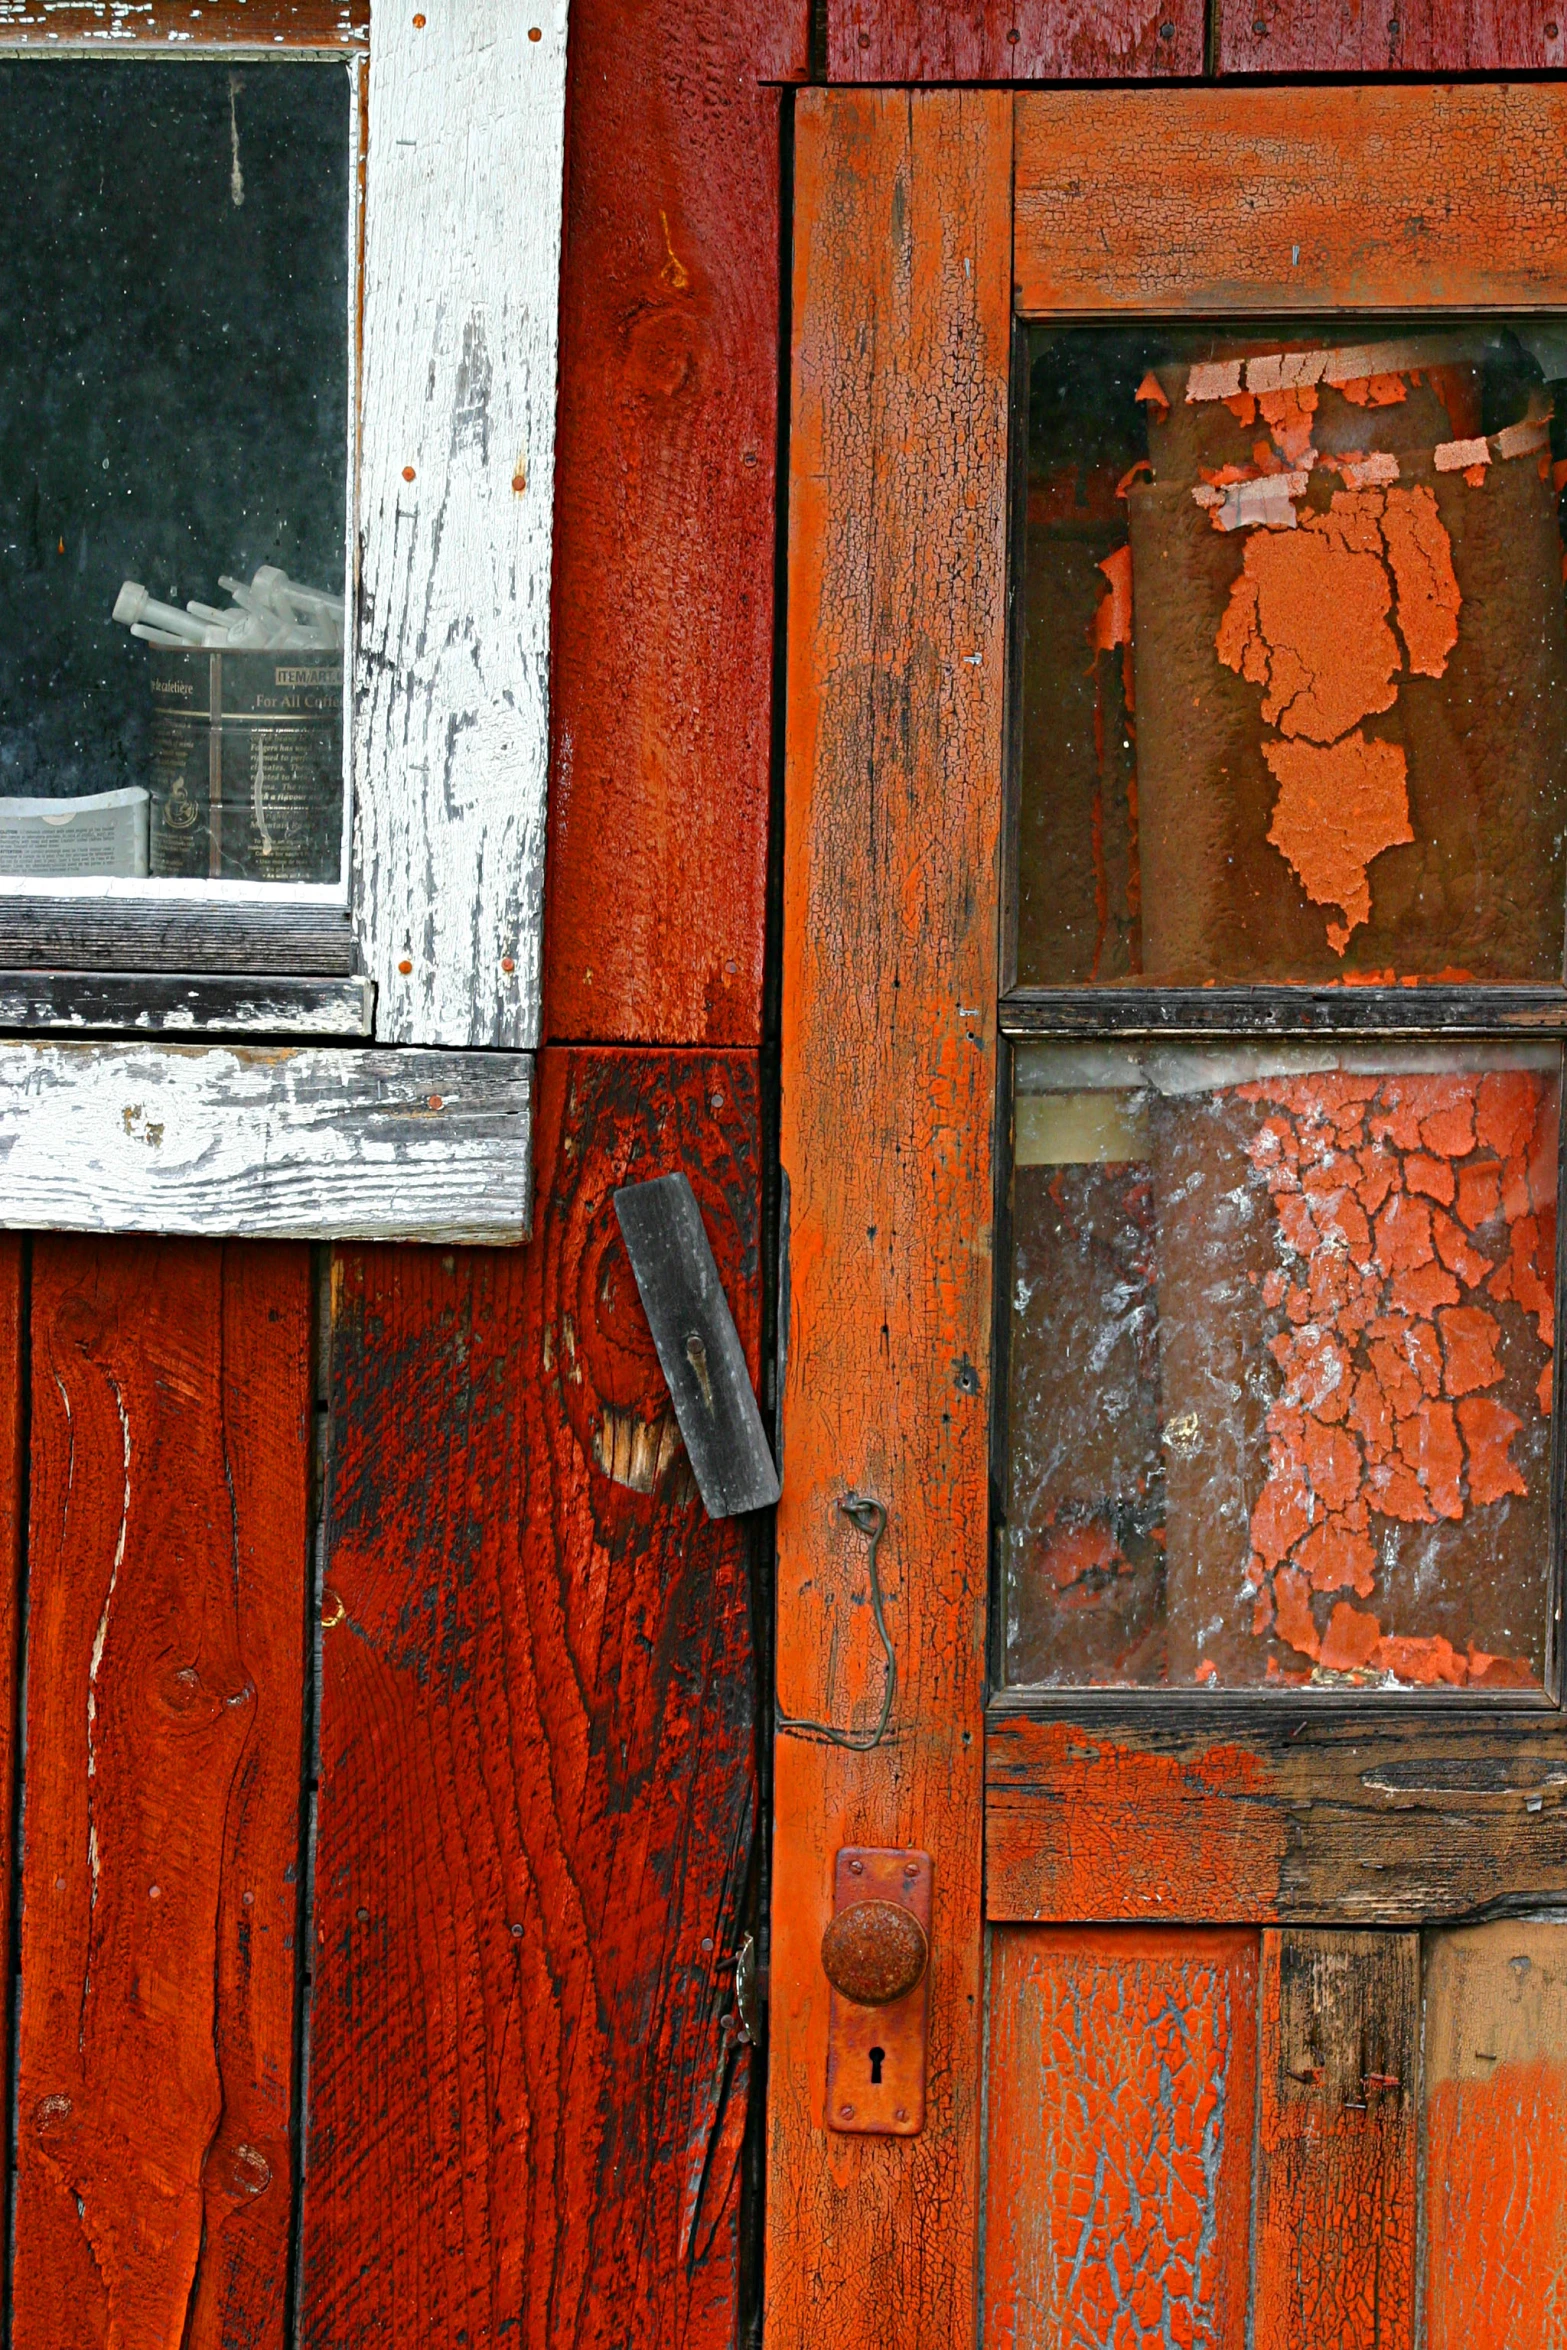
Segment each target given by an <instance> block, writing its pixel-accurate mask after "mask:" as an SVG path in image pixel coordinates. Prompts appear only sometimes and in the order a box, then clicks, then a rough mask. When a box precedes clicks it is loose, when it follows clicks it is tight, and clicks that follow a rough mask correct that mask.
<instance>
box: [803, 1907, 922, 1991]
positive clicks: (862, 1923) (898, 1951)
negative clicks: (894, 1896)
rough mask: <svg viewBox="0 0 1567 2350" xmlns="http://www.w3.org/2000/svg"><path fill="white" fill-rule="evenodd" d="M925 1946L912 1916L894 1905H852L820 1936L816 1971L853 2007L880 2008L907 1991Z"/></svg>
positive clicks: (915, 1979) (916, 1978)
mask: <svg viewBox="0 0 1567 2350" xmlns="http://www.w3.org/2000/svg"><path fill="white" fill-rule="evenodd" d="M929 1958H930V1944H929V1942H928V1941H927V1940H926V1939H925V1929H924V1927H923V1926H922V1925H921V1924H920V1922H919V1919H918V1918H917V1917H916V1916H915V1915H914V1912H913V1911H912V1910H909V1909H905V1908H904V1907H903V1906H902V1904H901V1903H900V1902H896V1901H853V1902H851V1903H850V1904H849V1906H848V1908H847V1909H840V1910H839V1912H838V1914H837V1916H836V1917H835V1918H834V1919H833V1920H832V1922H831V1923H830V1925H829V1926H828V1928H827V1931H826V1933H825V1934H824V1935H823V1936H822V1968H823V1971H824V1973H825V1974H826V1977H827V1980H828V1982H829V1983H831V1985H832V1987H833V1989H834V1990H835V1991H836V1992H838V1994H839V1995H840V1997H842V1998H844V1999H852V2000H853V2001H854V2003H855V2005H856V2006H857V2007H885V2006H887V2004H888V2002H889V2001H891V2000H894V1999H902V1998H903V1997H904V1995H905V1993H907V1992H909V1991H912V1990H913V1988H914V1986H915V1984H916V1983H917V1982H918V1981H919V1979H920V1977H921V1975H922V1974H923V1973H924V1972H925V1968H926V1965H927V1963H928V1961H929Z"/></svg>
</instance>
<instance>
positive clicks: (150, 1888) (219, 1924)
mask: <svg viewBox="0 0 1567 2350" xmlns="http://www.w3.org/2000/svg"><path fill="white" fill-rule="evenodd" d="M32 1354H33V1379H32V1411H33V1418H32V1507H31V1517H30V1544H29V1548H30V1567H29V1615H28V1668H27V1745H26V1775H27V1786H26V1814H25V1835H24V1859H23V1873H22V1939H21V1953H22V1961H21V1966H22V2003H21V2022H20V2033H19V2042H18V2140H19V2151H18V2166H19V2167H18V2178H17V2199H16V2255H15V2269H14V2281H13V2293H14V2308H13V2315H12V2325H13V2334H14V2338H15V2340H16V2341H17V2342H18V2343H21V2342H26V2343H27V2344H28V2345H29V2346H30V2350H88V2346H89V2345H102V2346H103V2350H166V2346H167V2345H168V2344H169V2343H171V2342H177V2343H180V2344H181V2345H185V2346H188V2350H282V2343H283V2319H284V2304H285V2293H286V2284H287V2271H288V2246H289V2225H290V2211H291V2202H292V2169H293V2163H292V2154H291V2139H290V2116H291V2106H292V2099H293V2082H294V2016H295V1970H296V1965H297V1954H296V1951H295V1937H296V1932H297V1911H298V1901H299V1879H300V1868H299V1862H300V1857H301V1856H300V1838H299V1821H300V1777H301V1770H302V1766H303V1720H302V1711H303V1692H304V1662H305V1657H304V1641H305V1614H306V1600H305V1595H306V1588H307V1580H306V1576H307V1568H306V1503H307V1491H308V1483H309V1452H310V1426H309V1421H310V1387H309V1364H310V1278H309V1255H308V1251H306V1250H304V1249H302V1248H264V1247H255V1246H245V1245H230V1246H226V1247H225V1246H220V1245H216V1244H213V1243H207V1242H198V1243H191V1242H150V1241H139V1242H138V1241H115V1242H97V1241H88V1240H80V1239H69V1238H54V1237H49V1238H42V1239H39V1240H38V1241H36V1242H35V1243H34V1250H33V1289H32Z"/></svg>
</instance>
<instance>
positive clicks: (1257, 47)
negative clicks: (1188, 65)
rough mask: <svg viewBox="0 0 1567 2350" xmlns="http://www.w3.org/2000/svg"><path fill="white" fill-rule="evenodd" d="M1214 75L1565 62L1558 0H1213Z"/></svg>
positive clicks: (1531, 68) (1473, 69) (1472, 69)
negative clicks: (1215, 18)
mask: <svg viewBox="0 0 1567 2350" xmlns="http://www.w3.org/2000/svg"><path fill="white" fill-rule="evenodd" d="M1219 11H1220V13H1219V71H1220V73H1221V74H1230V73H1348V74H1377V73H1520V72H1525V73H1527V72H1536V71H1540V70H1543V69H1547V68H1550V67H1560V66H1562V65H1567V33H1564V27H1567V14H1564V12H1563V11H1562V10H1561V9H1560V8H1558V7H1557V6H1556V0H1219Z"/></svg>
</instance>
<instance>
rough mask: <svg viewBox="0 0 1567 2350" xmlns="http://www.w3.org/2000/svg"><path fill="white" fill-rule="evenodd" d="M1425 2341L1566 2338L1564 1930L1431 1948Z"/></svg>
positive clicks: (1516, 1929)
mask: <svg viewBox="0 0 1567 2350" xmlns="http://www.w3.org/2000/svg"><path fill="white" fill-rule="evenodd" d="M1424 1987H1425V2068H1424V2092H1425V2205H1426V2208H1425V2226H1426V2255H1425V2271H1426V2276H1425V2340H1426V2343H1427V2344H1428V2345H1429V2350H1560V2345H1561V2344H1562V2343H1564V2342H1567V2177H1564V2175H1563V2173H1564V2163H1567V2156H1564V2149H1567V1923H1559V1924H1555V1925H1545V1924H1530V1925H1521V1924H1512V1923H1507V1924H1504V1925H1493V1926H1470V1927H1466V1928H1463V1929H1462V1930H1460V1931H1455V1932H1449V1933H1441V1934H1432V1935H1428V1936H1427V1938H1426V1946H1425V1985H1424Z"/></svg>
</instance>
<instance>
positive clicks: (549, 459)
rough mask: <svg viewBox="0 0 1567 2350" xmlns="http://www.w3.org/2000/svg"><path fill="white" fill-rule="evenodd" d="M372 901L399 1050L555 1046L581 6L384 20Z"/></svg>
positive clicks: (401, 12)
mask: <svg viewBox="0 0 1567 2350" xmlns="http://www.w3.org/2000/svg"><path fill="white" fill-rule="evenodd" d="M370 46H371V55H372V57H373V60H374V72H373V79H374V92H373V96H372V98H371V101H370V144H369V154H368V160H367V165H366V181H365V259H364V294H363V338H362V353H361V367H360V424H359V450H358V466H359V472H358V515H359V522H358V530H359V543H358V554H359V584H360V614H359V640H358V647H357V652H356V657H355V690H354V703H355V716H354V738H353V739H354V893H355V920H356V925H357V927H358V930H359V935H360V941H361V946H362V949H363V953H364V958H365V969H366V970H367V971H368V972H369V974H370V976H371V978H372V979H374V981H375V983H376V999H377V1000H376V1033H377V1035H378V1036H379V1037H381V1038H382V1039H383V1040H384V1041H386V1042H389V1043H395V1044H450V1045H466V1044H477V1045H506V1046H511V1047H514V1048H523V1049H526V1048H527V1047H528V1046H530V1045H533V1044H536V1043H537V1042H538V1036H539V973H540V946H541V922H542V895H543V868H544V801H545V778H546V771H547V766H548V747H549V745H548V736H549V644H550V611H549V604H550V533H551V516H552V511H553V505H554V495H555V381H556V353H557V321H558V317H559V300H560V282H559V281H560V231H561V204H562V189H561V174H562V167H563V158H564V151H565V149H564V140H565V123H564V110H565V85H566V0H547V4H546V0H539V5H538V6H536V7H523V6H521V5H520V4H519V0H464V4H463V6H462V7H460V8H452V7H445V8H442V7H437V8H432V9H429V10H414V9H411V8H409V7H407V6H406V5H404V0H371V20H370Z"/></svg>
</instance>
